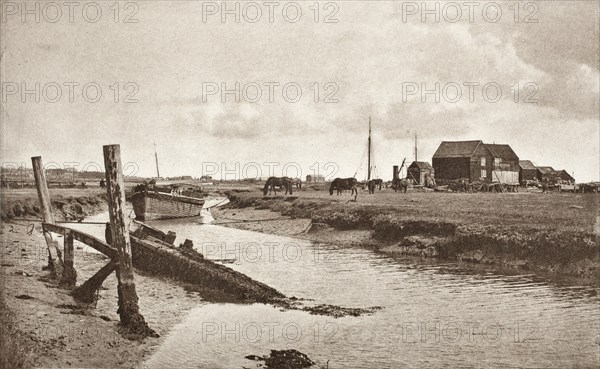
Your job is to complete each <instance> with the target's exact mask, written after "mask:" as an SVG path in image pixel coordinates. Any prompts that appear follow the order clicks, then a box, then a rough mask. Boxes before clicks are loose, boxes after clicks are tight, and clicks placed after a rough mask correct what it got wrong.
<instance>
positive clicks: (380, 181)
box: [373, 178, 383, 191]
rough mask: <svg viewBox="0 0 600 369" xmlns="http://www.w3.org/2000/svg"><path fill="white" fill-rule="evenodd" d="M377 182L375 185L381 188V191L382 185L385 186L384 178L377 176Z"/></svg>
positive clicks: (375, 181) (375, 180)
mask: <svg viewBox="0 0 600 369" xmlns="http://www.w3.org/2000/svg"><path fill="white" fill-rule="evenodd" d="M373 181H374V183H375V186H376V187H378V188H379V191H381V186H383V179H381V178H377V179H374V180H373Z"/></svg>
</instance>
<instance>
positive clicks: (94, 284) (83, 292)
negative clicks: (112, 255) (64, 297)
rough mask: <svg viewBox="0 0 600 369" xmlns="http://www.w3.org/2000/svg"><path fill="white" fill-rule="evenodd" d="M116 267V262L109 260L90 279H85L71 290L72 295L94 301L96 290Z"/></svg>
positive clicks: (79, 298) (78, 298) (81, 299)
mask: <svg viewBox="0 0 600 369" xmlns="http://www.w3.org/2000/svg"><path fill="white" fill-rule="evenodd" d="M115 269H117V262H116V261H114V260H111V261H110V262H109V263H108V264H106V265H105V266H103V267H102V269H100V270H99V271H98V272H96V274H94V275H93V276H92V277H90V279H88V280H87V281H85V283H84V284H82V285H81V286H80V287H79V288H77V289H76V290H75V291H73V297H74V298H75V299H77V300H79V301H83V302H88V303H91V302H94V300H95V295H96V292H97V291H98V290H99V289H100V287H102V283H104V280H105V279H106V278H107V277H108V276H109V275H110V274H111V273H112V272H114V271H115Z"/></svg>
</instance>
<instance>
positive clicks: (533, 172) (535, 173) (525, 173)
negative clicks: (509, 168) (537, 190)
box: [519, 160, 542, 184]
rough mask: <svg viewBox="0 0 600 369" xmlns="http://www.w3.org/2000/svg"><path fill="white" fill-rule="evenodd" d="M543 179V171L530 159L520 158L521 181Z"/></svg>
mask: <svg viewBox="0 0 600 369" xmlns="http://www.w3.org/2000/svg"><path fill="white" fill-rule="evenodd" d="M541 180H542V173H541V172H540V170H539V169H538V168H537V167H536V166H535V165H534V164H533V163H532V162H531V161H530V160H519V183H521V184H523V183H524V182H525V181H541Z"/></svg>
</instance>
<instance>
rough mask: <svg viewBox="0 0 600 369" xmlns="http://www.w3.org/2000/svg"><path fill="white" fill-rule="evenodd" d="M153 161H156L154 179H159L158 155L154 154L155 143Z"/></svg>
mask: <svg viewBox="0 0 600 369" xmlns="http://www.w3.org/2000/svg"><path fill="white" fill-rule="evenodd" d="M154 160H156V177H157V178H160V172H159V171H158V154H157V153H156V142H155V143H154Z"/></svg>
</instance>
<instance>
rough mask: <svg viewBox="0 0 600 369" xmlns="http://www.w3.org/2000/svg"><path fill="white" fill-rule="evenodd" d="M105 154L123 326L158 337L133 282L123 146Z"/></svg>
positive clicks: (108, 150)
mask: <svg viewBox="0 0 600 369" xmlns="http://www.w3.org/2000/svg"><path fill="white" fill-rule="evenodd" d="M103 150H104V169H105V172H106V192H107V195H108V213H109V216H110V228H111V241H112V243H111V245H112V246H113V247H115V248H116V249H117V251H118V260H119V266H118V267H117V271H116V274H117V280H118V285H117V292H118V295H119V309H118V310H117V312H118V313H119V317H120V319H121V323H123V324H124V325H127V326H129V327H130V328H132V329H133V331H135V332H136V333H139V334H141V335H143V336H148V335H156V333H155V332H154V331H153V330H152V329H150V328H149V327H148V325H147V324H146V321H145V320H144V317H143V316H142V314H140V312H139V306H138V296H137V293H136V290H135V283H134V279H133V266H132V261H131V241H130V240H129V230H128V227H129V225H128V224H127V223H126V221H125V216H124V214H123V207H124V206H125V185H124V182H123V167H122V165H121V147H120V146H119V145H106V146H104V147H103Z"/></svg>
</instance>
